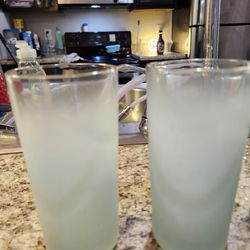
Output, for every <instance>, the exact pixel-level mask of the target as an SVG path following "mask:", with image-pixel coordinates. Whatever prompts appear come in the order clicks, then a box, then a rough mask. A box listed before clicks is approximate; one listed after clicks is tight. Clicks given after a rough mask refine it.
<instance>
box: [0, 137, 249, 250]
mask: <svg viewBox="0 0 250 250" xmlns="http://www.w3.org/2000/svg"><path fill="white" fill-rule="evenodd" d="M249 154H250V141H249V142H248V145H247V146H246V154H245V156H244V160H243V168H242V172H241V177H240V183H239V188H238V192H237V197H236V200H235V207H234V213H233V217H232V223H231V226H230V233H229V238H228V250H249V249H250V224H249V223H250V218H249V208H250V155H249ZM148 164H149V162H148V146H147V145H134V146H120V147H119V193H120V204H119V215H120V237H119V240H118V243H117V246H116V248H115V249H116V250H132V249H133V250H159V249H160V248H159V246H158V245H157V243H156V241H155V240H154V238H153V235H152V232H151V191H150V190H151V189H150V181H149V169H148ZM0 194H1V198H0V249H1V250H7V249H8V250H9V249H13V250H43V249H45V246H44V240H43V234H42V231H41V227H40V224H39V221H38V217H37V212H36V209H35V205H34V203H33V198H32V194H31V190H30V184H29V180H28V178H27V172H26V169H25V163H24V159H23V154H21V153H18V154H4V155H0Z"/></svg>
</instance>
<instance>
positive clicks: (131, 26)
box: [0, 9, 172, 58]
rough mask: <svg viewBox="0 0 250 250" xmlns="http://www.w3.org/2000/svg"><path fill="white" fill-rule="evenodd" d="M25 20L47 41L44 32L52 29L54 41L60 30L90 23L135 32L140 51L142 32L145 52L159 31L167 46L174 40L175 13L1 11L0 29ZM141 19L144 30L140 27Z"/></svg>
mask: <svg viewBox="0 0 250 250" xmlns="http://www.w3.org/2000/svg"><path fill="white" fill-rule="evenodd" d="M14 18H22V19H23V20H24V27H25V29H26V30H30V31H32V32H36V33H38V35H39V36H40V38H41V40H42V41H43V39H44V29H51V30H52V35H53V39H55V36H54V34H55V30H56V27H58V28H59V29H60V30H61V31H62V33H64V32H79V31H81V25H82V24H83V23H88V31H94V32H95V31H123V30H129V31H131V32H132V48H133V49H134V50H135V49H136V42H137V34H138V32H139V36H140V42H141V50H142V51H147V50H148V43H149V42H150V41H152V39H153V40H154V39H155V40H157V39H158V36H159V28H162V29H163V39H164V41H165V42H166V43H167V42H169V41H171V40H172V10H171V9H157V10H153V9H152V10H134V11H131V12H130V11H128V10H127V9H98V10H92V9H87V10H86V9H69V10H63V11H61V12H52V13H51V12H48V13H46V12H38V11H37V12H35V11H34V12H33V13H32V12H17V13H10V12H8V13H3V12H2V11H1V10H0V20H1V22H0V30H3V29H5V28H10V27H13V22H12V20H13V19H14ZM138 20H139V21H140V25H139V26H140V27H138ZM5 57H6V52H5V49H3V48H1V58H5Z"/></svg>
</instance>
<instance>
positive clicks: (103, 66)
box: [5, 63, 116, 80]
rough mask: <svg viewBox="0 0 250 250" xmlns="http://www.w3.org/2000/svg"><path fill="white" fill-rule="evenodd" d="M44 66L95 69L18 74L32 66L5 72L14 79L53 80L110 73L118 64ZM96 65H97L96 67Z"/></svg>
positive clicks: (49, 65) (48, 66) (46, 65)
mask: <svg viewBox="0 0 250 250" xmlns="http://www.w3.org/2000/svg"><path fill="white" fill-rule="evenodd" d="M41 66H42V68H45V69H46V68H52V69H53V68H55V69H56V68H58V69H67V68H68V69H74V67H76V68H75V69H76V70H77V67H78V69H79V70H81V69H80V68H79V67H80V66H86V68H89V69H91V68H93V70H91V71H89V72H80V73H74V74H69V75H67V74H65V75H63V74H61V75H60V74H55V75H45V76H43V75H18V74H17V72H20V71H22V70H25V69H28V68H31V67H29V66H28V67H20V68H15V69H11V70H8V71H7V72H6V73H5V76H6V78H12V79H20V80H36V79H45V80H53V79H72V78H81V77H82V78H83V77H89V76H95V75H100V74H109V73H114V72H116V66H115V65H112V64H107V63H70V64H65V65H64V64H59V63H58V64H43V65H41ZM95 66H97V67H96V68H95ZM98 67H100V68H98Z"/></svg>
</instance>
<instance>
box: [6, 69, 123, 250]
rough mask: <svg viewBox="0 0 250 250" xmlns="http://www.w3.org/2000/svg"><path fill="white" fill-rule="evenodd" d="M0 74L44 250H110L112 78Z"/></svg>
mask: <svg viewBox="0 0 250 250" xmlns="http://www.w3.org/2000/svg"><path fill="white" fill-rule="evenodd" d="M44 69H45V72H46V76H39V75H27V74H26V73H27V72H29V69H28V68H20V69H15V70H12V71H9V72H8V73H7V75H6V77H7V82H8V88H9V93H10V98H11V104H12V108H13V111H14V115H15V118H16V123H17V128H18V132H19V136H20V140H21V144H22V147H23V150H24V156H25V160H26V163H27V169H28V174H29V178H30V182H31V185H32V191H33V194H34V198H35V203H36V207H37V210H38V214H39V217H40V221H41V225H42V228H43V233H44V237H45V242H46V246H47V249H49V250H80V249H81V250H111V249H113V247H114V245H115V244H116V240H117V236H118V186H117V181H118V176H117V158H118V125H117V123H118V122H117V117H118V111H117V109H118V106H117V85H118V84H117V72H116V69H115V68H114V67H113V66H108V65H104V64H102V65H92V64H86V65H85V66H84V65H69V66H68V67H64V68H63V67H56V66H52V67H51V66H47V67H45V68H44Z"/></svg>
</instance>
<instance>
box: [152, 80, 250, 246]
mask: <svg viewBox="0 0 250 250" xmlns="http://www.w3.org/2000/svg"><path fill="white" fill-rule="evenodd" d="M153 80H154V81H157V80H156V79H152V81H153ZM158 80H159V78H158ZM162 81H163V80H162ZM174 84H177V83H173V85H171V86H170V85H169V86H168V85H167V84H162V85H160V84H157V83H155V84H154V85H153V87H152V86H150V87H151V88H153V90H152V92H150V95H149V98H148V109H149V143H150V168H151V179H152V192H153V194H152V196H153V232H154V235H155V237H156V239H157V241H158V242H159V244H160V245H161V246H162V248H163V249H164V250H224V249H225V246H226V240H227V234H228V228H229V224H230V219H231V213H232V207H233V204H234V198H235V193H236V188H237V184H238V178H239V174H240V169H241V163H242V154H243V150H244V145H245V138H246V137H247V133H248V121H247V119H245V113H244V112H245V108H244V106H243V101H242V102H241V99H242V100H243V97H242V93H240V92H239V94H238V95H236V97H231V98H229V99H228V98H227V96H223V97H222V96H221V95H220V90H219V89H217V91H215V92H214V91H213V89H211V91H210V90H208V91H207V93H204V92H203V90H202V89H201V88H200V89H196V88H195V82H194V86H193V87H192V86H191V87H190V88H188V87H185V86H183V88H181V87H180V88H178V91H173V89H171V87H172V88H174V87H175V85H174ZM217 84H219V83H218V82H217ZM190 85H191V84H190ZM210 87H216V86H210ZM232 93H233V92H232Z"/></svg>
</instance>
